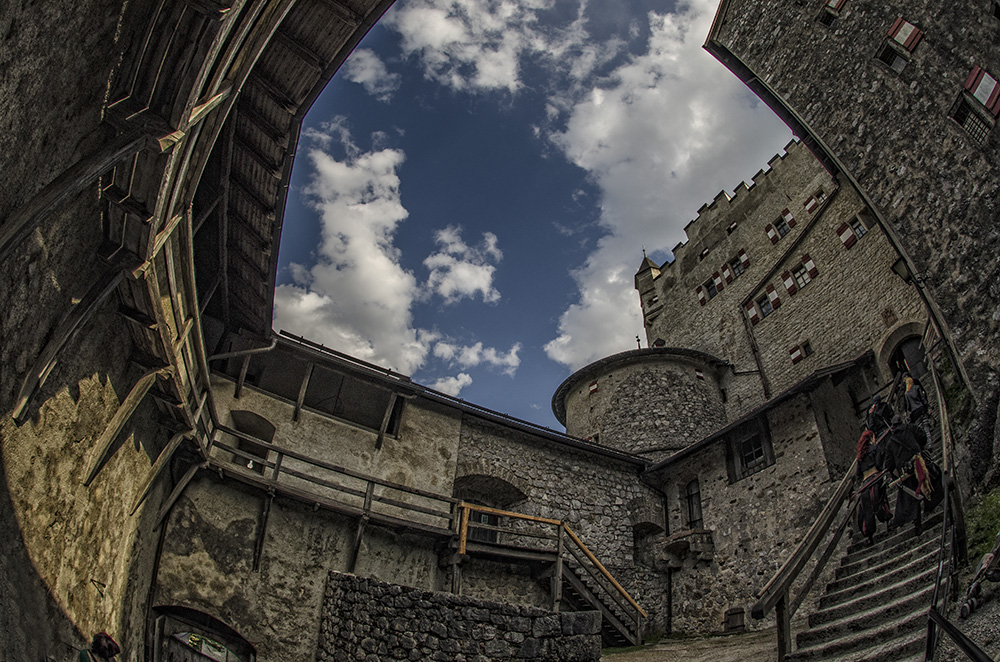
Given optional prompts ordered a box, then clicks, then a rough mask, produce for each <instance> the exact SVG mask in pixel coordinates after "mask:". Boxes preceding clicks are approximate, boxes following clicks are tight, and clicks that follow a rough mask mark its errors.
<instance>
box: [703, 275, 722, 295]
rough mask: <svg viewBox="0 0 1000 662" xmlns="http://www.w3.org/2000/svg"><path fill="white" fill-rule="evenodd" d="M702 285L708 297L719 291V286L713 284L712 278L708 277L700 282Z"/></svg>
mask: <svg viewBox="0 0 1000 662" xmlns="http://www.w3.org/2000/svg"><path fill="white" fill-rule="evenodd" d="M702 287H703V288H705V291H706V292H708V298H709V299H712V298H714V297H715V295H717V294H718V293H719V288H717V287H716V286H715V279H713V278H709V279H708V280H706V281H705V282H704V283H702Z"/></svg>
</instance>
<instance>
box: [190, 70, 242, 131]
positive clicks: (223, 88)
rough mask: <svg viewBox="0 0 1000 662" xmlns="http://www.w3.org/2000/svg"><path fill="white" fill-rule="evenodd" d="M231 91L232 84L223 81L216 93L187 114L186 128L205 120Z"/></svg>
mask: <svg viewBox="0 0 1000 662" xmlns="http://www.w3.org/2000/svg"><path fill="white" fill-rule="evenodd" d="M232 89H233V84H232V83H231V82H230V81H223V83H222V85H220V89H219V91H218V92H216V93H215V94H213V95H212V96H210V97H209V98H208V99H206V100H205V101H202V102H201V103H199V104H197V105H196V106H195V107H194V108H192V109H191V112H190V113H189V114H188V126H192V125H194V124H198V123H199V122H201V121H202V120H203V119H205V117H207V116H208V114H209V113H210V112H212V111H213V110H215V108H216V107H217V106H218V105H219V104H220V103H222V101H223V100H224V99H225V98H226V97H228V96H229V93H230V91H232Z"/></svg>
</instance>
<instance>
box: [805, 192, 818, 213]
mask: <svg viewBox="0 0 1000 662" xmlns="http://www.w3.org/2000/svg"><path fill="white" fill-rule="evenodd" d="M802 206H803V207H805V208H806V211H807V212H809V213H810V214H811V213H813V212H814V211H816V209H817V208H818V207H819V203H818V202H816V198H815V197H814V196H811V195H810V196H809V199H808V200H806V201H805V202H803V203H802Z"/></svg>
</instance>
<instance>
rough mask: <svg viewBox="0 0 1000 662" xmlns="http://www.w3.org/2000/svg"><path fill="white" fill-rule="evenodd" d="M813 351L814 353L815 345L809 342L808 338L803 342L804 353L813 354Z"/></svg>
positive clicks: (805, 354) (804, 354)
mask: <svg viewBox="0 0 1000 662" xmlns="http://www.w3.org/2000/svg"><path fill="white" fill-rule="evenodd" d="M812 353H813V346H812V345H810V344H809V341H808V340H806V341H805V342H804V343H802V355H803V356H812Z"/></svg>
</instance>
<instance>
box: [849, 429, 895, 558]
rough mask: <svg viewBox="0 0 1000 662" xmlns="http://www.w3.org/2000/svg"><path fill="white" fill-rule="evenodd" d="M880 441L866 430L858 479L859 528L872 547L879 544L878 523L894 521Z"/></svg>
mask: <svg viewBox="0 0 1000 662" xmlns="http://www.w3.org/2000/svg"><path fill="white" fill-rule="evenodd" d="M878 451H879V448H878V440H877V439H876V438H875V434H874V433H873V432H872V431H871V430H865V431H864V432H863V433H862V434H861V438H860V439H858V449H857V458H858V476H859V477H860V479H861V488H860V489H859V490H858V500H859V502H858V529H860V530H861V535H863V536H864V537H866V538H868V544H869V545H871V544H873V543H874V542H875V530H876V529H877V528H878V522H888V521H889V520H890V519H892V511H890V510H889V500H888V498H887V497H886V493H885V481H884V479H883V476H882V467H881V466H879V462H878V460H879V459H880V458H879V453H878Z"/></svg>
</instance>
